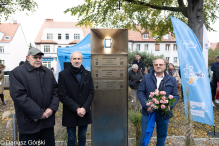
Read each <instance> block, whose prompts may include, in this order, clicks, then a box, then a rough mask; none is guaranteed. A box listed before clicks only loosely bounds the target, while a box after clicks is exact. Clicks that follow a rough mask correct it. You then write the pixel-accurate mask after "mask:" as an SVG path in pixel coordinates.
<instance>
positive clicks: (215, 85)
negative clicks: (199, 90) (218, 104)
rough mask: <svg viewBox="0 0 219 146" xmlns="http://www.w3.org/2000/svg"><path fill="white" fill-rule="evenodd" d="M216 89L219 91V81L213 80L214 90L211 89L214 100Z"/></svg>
mask: <svg viewBox="0 0 219 146" xmlns="http://www.w3.org/2000/svg"><path fill="white" fill-rule="evenodd" d="M216 89H217V79H214V78H213V85H212V88H211V93H212V100H215V96H216Z"/></svg>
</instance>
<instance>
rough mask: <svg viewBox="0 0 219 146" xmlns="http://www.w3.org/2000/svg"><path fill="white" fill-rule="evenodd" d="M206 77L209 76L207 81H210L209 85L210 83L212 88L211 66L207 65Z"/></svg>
mask: <svg viewBox="0 0 219 146" xmlns="http://www.w3.org/2000/svg"><path fill="white" fill-rule="evenodd" d="M208 78H209V82H210V85H211V88H212V81H213V74H212V71H211V66H209V67H208Z"/></svg>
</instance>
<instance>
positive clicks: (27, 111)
mask: <svg viewBox="0 0 219 146" xmlns="http://www.w3.org/2000/svg"><path fill="white" fill-rule="evenodd" d="M42 55H43V53H42V52H41V51H40V50H39V49H37V48H31V49H30V50H29V51H28V54H27V56H26V58H27V61H26V62H25V63H24V64H22V65H20V66H18V67H16V68H15V69H13V70H12V71H11V72H10V74H9V81H10V87H9V88H10V94H11V98H12V99H13V101H14V106H15V112H16V118H17V123H18V131H19V140H20V141H22V142H23V144H24V145H33V143H32V142H33V141H38V140H39V139H40V140H41V142H42V144H44V145H49V146H55V139H54V125H55V112H56V111H57V110H58V106H59V97H58V93H57V92H58V85H57V82H56V80H55V78H54V75H53V73H52V71H51V70H49V69H47V68H46V67H44V66H42Z"/></svg>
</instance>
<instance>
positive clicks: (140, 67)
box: [132, 54, 145, 75]
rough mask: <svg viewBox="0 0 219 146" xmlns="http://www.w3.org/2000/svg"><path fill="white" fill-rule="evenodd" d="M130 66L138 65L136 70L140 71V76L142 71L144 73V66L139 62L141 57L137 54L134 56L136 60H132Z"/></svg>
mask: <svg viewBox="0 0 219 146" xmlns="http://www.w3.org/2000/svg"><path fill="white" fill-rule="evenodd" d="M132 64H137V65H138V70H140V71H141V73H142V75H144V71H145V64H144V62H143V61H141V55H140V54H137V55H136V60H134V61H133V62H132Z"/></svg>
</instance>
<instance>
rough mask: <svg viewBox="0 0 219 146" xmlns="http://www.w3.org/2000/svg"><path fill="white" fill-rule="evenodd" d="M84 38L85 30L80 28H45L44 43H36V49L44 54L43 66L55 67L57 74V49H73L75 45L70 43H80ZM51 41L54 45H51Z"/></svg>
mask: <svg viewBox="0 0 219 146" xmlns="http://www.w3.org/2000/svg"><path fill="white" fill-rule="evenodd" d="M84 37H85V36H84V33H83V30H82V29H80V28H45V29H44V30H43V34H42V37H41V40H43V41H44V42H42V43H36V47H37V48H38V49H40V50H41V51H42V52H43V53H44V56H43V65H44V66H46V67H48V68H51V67H53V68H54V70H55V72H56V71H57V48H61V47H71V46H73V45H74V44H69V43H71V42H73V41H77V42H79V41H80V40H82V39H83V38H84ZM47 41H48V42H47ZM49 41H53V42H54V43H49ZM56 43H57V44H56Z"/></svg>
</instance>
